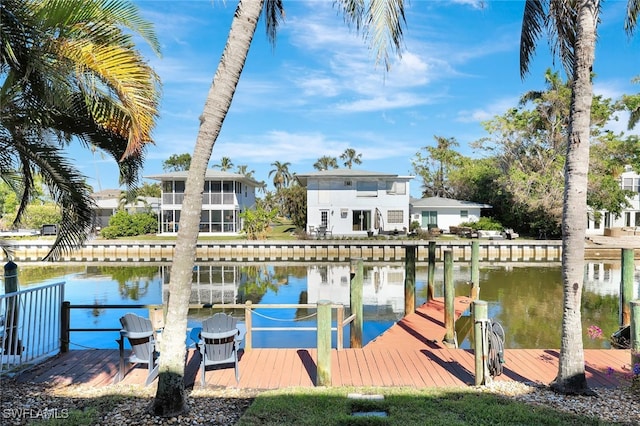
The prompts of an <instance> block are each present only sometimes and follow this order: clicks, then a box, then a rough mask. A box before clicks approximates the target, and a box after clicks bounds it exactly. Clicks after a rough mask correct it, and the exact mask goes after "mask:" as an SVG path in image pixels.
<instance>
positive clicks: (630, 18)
mask: <svg viewBox="0 0 640 426" xmlns="http://www.w3.org/2000/svg"><path fill="white" fill-rule="evenodd" d="M639 12H640V0H627V16H626V18H625V20H624V29H625V31H626V32H627V34H628V35H629V37H631V36H633V33H634V31H635V29H636V26H637V24H638V13H639Z"/></svg>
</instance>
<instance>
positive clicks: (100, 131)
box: [0, 0, 159, 258]
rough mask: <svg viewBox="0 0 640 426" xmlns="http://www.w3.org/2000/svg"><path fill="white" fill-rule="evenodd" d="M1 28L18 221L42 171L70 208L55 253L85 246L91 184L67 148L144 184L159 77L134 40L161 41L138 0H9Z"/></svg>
mask: <svg viewBox="0 0 640 426" xmlns="http://www.w3.org/2000/svg"><path fill="white" fill-rule="evenodd" d="M88 23H90V25H89V24H88ZM0 35H1V39H2V41H3V42H2V45H1V46H0V81H2V87H1V88H0V152H2V155H0V177H1V178H2V179H3V180H11V179H12V178H11V176H12V173H14V171H16V170H18V171H19V176H20V183H21V187H20V191H21V195H20V196H21V203H20V207H19V209H18V213H17V216H16V219H15V222H16V223H18V222H19V221H20V218H21V216H22V214H23V213H24V211H25V208H26V206H27V204H28V202H29V201H30V199H31V198H32V195H33V192H34V190H35V185H34V182H35V176H36V175H40V176H41V177H42V179H43V181H44V183H45V184H46V185H47V186H48V188H49V190H50V192H51V194H52V196H53V199H54V201H55V202H56V203H57V204H59V205H60V206H61V207H62V209H61V210H62V221H61V224H60V228H59V234H58V237H57V239H56V241H55V242H54V245H53V246H52V248H51V251H50V252H49V253H48V254H47V256H46V257H47V258H56V257H58V256H59V255H60V253H61V252H63V251H67V250H69V249H71V248H73V247H78V246H80V245H82V243H83V242H84V240H85V239H86V236H87V234H88V231H89V230H90V225H91V222H92V220H93V209H92V207H93V200H92V199H91V197H90V194H91V188H90V187H89V186H88V185H87V184H86V183H85V177H84V176H83V175H82V174H81V173H80V172H79V171H78V169H77V168H76V167H75V166H74V165H73V161H72V159H68V158H66V157H65V155H64V153H63V148H64V147H65V145H68V144H69V143H71V142H72V141H73V140H78V141H79V142H80V143H81V144H82V145H83V146H85V147H87V148H89V149H93V148H98V149H100V150H102V151H104V152H106V153H107V154H110V155H111V156H112V157H113V158H114V159H115V160H116V161H118V162H119V163H118V164H119V167H120V181H121V183H124V184H127V185H132V184H134V183H135V182H136V181H137V179H138V173H139V170H140V167H141V166H142V161H143V154H144V150H145V144H146V143H148V142H151V129H152V128H153V126H154V125H155V120H156V116H157V109H158V102H159V81H158V77H157V75H156V74H155V73H154V72H153V70H151V68H150V67H149V66H148V65H147V64H146V62H145V61H144V60H143V58H142V56H141V55H140V54H139V53H138V52H137V51H136V50H135V48H134V46H135V45H134V43H133V37H134V35H140V36H142V37H143V38H144V39H145V40H146V41H147V42H148V43H149V44H150V45H151V47H152V48H153V49H154V50H155V51H156V52H158V46H159V45H158V42H157V40H156V38H155V34H154V33H153V30H152V27H151V26H150V24H148V23H147V22H145V21H144V20H142V19H141V18H140V16H139V14H138V11H137V8H136V7H135V6H134V5H132V4H131V3H128V2H117V3H115V2H113V1H110V0H95V1H90V2H87V1H84V0H5V1H3V2H2V3H1V4H0Z"/></svg>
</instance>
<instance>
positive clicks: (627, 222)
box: [624, 212, 631, 226]
mask: <svg viewBox="0 0 640 426" xmlns="http://www.w3.org/2000/svg"><path fill="white" fill-rule="evenodd" d="M624 226H631V212H625V213H624Z"/></svg>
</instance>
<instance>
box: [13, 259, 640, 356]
mask: <svg viewBox="0 0 640 426" xmlns="http://www.w3.org/2000/svg"><path fill="white" fill-rule="evenodd" d="M470 274H471V273H470V269H469V267H468V266H467V265H455V266H454V279H455V282H456V284H455V287H456V294H457V295H468V294H469V285H468V284H467V281H468V280H469V279H470ZM443 275H444V272H443V269H442V268H441V267H438V268H436V296H442V295H443V289H442V279H443ZM169 276H170V267H169V266H166V265H160V264H151V263H149V264H140V265H139V266H126V267H123V266H113V264H104V265H94V266H79V265H75V264H66V265H58V264H51V265H50V264H47V265H45V266H41V265H38V266H29V265H24V264H23V265H20V267H19V282H20V285H21V287H22V288H27V287H31V286H35V285H42V284H48V283H53V282H59V281H65V282H66V285H65V299H66V300H68V301H70V302H71V304H72V305H73V304H93V305H96V307H95V308H94V309H86V310H78V309H74V310H72V312H71V327H72V328H86V327H96V328H118V327H119V326H120V324H119V321H118V318H119V317H120V316H122V315H123V314H124V313H126V312H131V311H133V312H137V313H139V314H141V315H144V316H146V315H147V312H146V310H144V309H140V310H135V309H121V310H116V309H104V308H100V305H105V304H161V303H163V301H164V300H166V297H167V294H168V282H169ZM426 281H427V267H426V264H425V265H418V266H417V268H416V288H417V292H416V303H417V304H422V303H424V302H425V300H426ZM193 282H194V284H193V289H192V295H191V303H244V302H246V301H247V300H251V301H252V302H253V303H280V304H282V303H316V302H317V301H318V300H322V299H326V300H331V301H332V302H334V303H343V304H345V305H348V304H349V264H348V263H344V264H340V263H331V264H326V263H325V264H314V263H305V264H279V263H270V264H264V263H261V264H243V265H238V264H231V263H217V264H205V265H198V266H196V267H195V268H194V273H193ZM639 282H640V271H636V276H635V279H634V292H635V295H634V297H635V298H638V297H639V293H640V289H639V287H640V285H638V283H639ZM619 285H620V264H619V262H617V263H616V262H610V263H607V262H599V263H588V264H587V266H586V268H585V286H584V293H583V315H582V317H583V329H584V332H585V337H584V345H585V348H607V347H609V344H608V342H607V341H606V340H591V339H589V338H588V337H587V336H586V329H587V327H589V326H590V325H597V326H598V327H600V328H601V329H602V330H603V331H604V333H605V335H606V336H608V335H610V334H611V333H613V332H614V331H616V330H617V329H618V315H619V310H618V303H619V301H618V292H619ZM363 293H364V304H365V306H364V314H365V322H364V334H363V339H364V343H367V342H369V341H371V340H372V339H375V338H376V337H377V336H378V335H380V334H381V333H383V332H384V331H385V330H387V329H388V328H389V327H390V326H391V325H392V324H394V323H395V322H396V321H398V320H399V319H400V318H402V314H403V311H404V264H403V263H388V262H387V263H384V264H383V263H380V264H378V263H365V268H364V292H363ZM480 298H481V299H483V300H486V301H487V302H488V304H489V317H491V318H494V319H496V320H497V321H499V322H500V323H501V324H502V325H503V327H504V329H505V335H506V342H505V345H506V347H507V348H557V347H559V346H560V333H561V316H562V287H561V276H560V265H559V264H557V265H551V266H544V265H517V264H507V265H502V266H483V265H481V269H480ZM313 313H314V311H307V310H304V309H260V310H256V313H255V314H254V316H253V325H254V327H293V326H297V327H312V326H315V317H313V316H312V314H313ZM211 314H212V311H211V310H210V309H200V310H192V311H190V313H189V323H188V326H189V327H197V326H198V325H199V323H200V322H201V321H202V319H204V318H206V317H207V316H209V315H211ZM233 314H234V316H238V317H240V318H241V321H242V320H243V315H244V311H243V310H236V311H235V312H233ZM468 320H469V318H463V319H462V320H461V321H459V322H458V327H459V328H460V330H459V333H462V331H463V329H464V327H463V326H464V323H465V321H468ZM348 331H349V327H346V328H345V342H344V344H345V347H346V346H348V344H349V333H348ZM334 334H335V333H334ZM117 338H118V333H117V332H93V333H87V332H74V333H72V335H71V342H72V345H71V348H72V349H82V348H116V347H117V344H116V339H117ZM459 340H460V346H461V347H463V348H468V347H469V346H470V343H469V339H468V337H466V338H465V337H464V336H462V335H461V334H459ZM315 344H316V334H315V332H314V331H257V332H254V336H253V345H254V347H263V348H265V347H315ZM334 345H335V336H334Z"/></svg>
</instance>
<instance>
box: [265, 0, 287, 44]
mask: <svg viewBox="0 0 640 426" xmlns="http://www.w3.org/2000/svg"><path fill="white" fill-rule="evenodd" d="M284 17H285V12H284V4H283V3H282V0H266V3H265V5H264V22H265V27H266V30H267V38H268V39H269V42H271V44H272V45H274V44H275V41H276V33H277V32H278V26H279V25H280V22H281V21H283V20H284Z"/></svg>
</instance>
